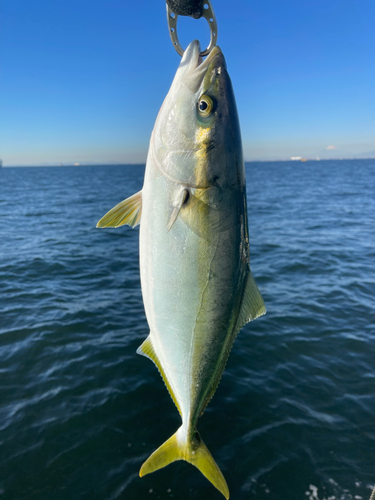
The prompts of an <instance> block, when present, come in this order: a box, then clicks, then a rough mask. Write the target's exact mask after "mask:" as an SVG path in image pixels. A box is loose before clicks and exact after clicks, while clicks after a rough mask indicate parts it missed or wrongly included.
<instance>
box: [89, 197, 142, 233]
mask: <svg viewBox="0 0 375 500" xmlns="http://www.w3.org/2000/svg"><path fill="white" fill-rule="evenodd" d="M141 213H142V191H139V192H138V193H136V194H133V196H130V198H127V199H126V200H124V201H122V202H121V203H119V204H118V205H116V206H115V207H114V208H112V210H110V211H109V212H108V213H106V214H105V215H104V217H102V218H101V219H100V221H99V222H98V223H97V225H96V227H120V226H123V225H124V224H129V226H131V227H135V226H138V224H139V223H140V221H141Z"/></svg>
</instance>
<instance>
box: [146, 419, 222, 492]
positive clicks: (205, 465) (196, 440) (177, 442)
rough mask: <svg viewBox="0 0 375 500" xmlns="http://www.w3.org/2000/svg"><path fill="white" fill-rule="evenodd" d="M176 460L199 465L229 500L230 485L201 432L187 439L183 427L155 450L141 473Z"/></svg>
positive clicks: (152, 470)
mask: <svg viewBox="0 0 375 500" xmlns="http://www.w3.org/2000/svg"><path fill="white" fill-rule="evenodd" d="M176 460H186V462H189V463H190V464H192V465H194V466H195V467H197V468H198V469H199V470H200V471H201V473H202V474H203V475H204V476H206V478H207V479H208V480H209V481H211V483H212V484H213V485H214V486H215V488H217V489H218V490H219V491H220V492H221V493H222V494H223V495H224V496H225V498H226V499H227V500H228V498H229V489H228V485H227V483H226V481H225V479H224V476H223V474H222V473H221V471H220V469H219V467H218V466H217V464H216V462H215V460H214V459H213V458H212V455H211V453H210V452H209V451H208V448H207V446H206V445H205V444H204V442H203V441H202V439H201V437H200V435H199V433H198V432H195V433H194V435H193V437H192V438H190V440H188V441H187V439H186V436H185V435H184V434H183V432H182V427H181V428H180V429H179V430H178V431H177V432H176V433H175V434H173V436H172V437H170V438H169V439H168V440H167V441H166V442H165V443H164V444H162V445H161V446H160V448H158V449H157V450H156V451H154V453H153V454H152V455H151V456H150V457H149V458H148V459H147V460H146V462H145V463H144V464H143V465H142V467H141V470H140V471H139V475H140V476H141V477H142V476H145V475H146V474H149V473H150V472H154V471H156V470H158V469H162V468H163V467H165V466H166V465H168V464H170V463H172V462H175V461H176Z"/></svg>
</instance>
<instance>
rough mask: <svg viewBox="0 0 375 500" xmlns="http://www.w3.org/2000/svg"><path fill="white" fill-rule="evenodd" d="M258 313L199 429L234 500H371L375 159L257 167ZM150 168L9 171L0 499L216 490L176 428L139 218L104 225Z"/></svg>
mask: <svg viewBox="0 0 375 500" xmlns="http://www.w3.org/2000/svg"><path fill="white" fill-rule="evenodd" d="M246 170H247V183H248V206H249V224H250V253H251V267H252V270H253V274H254V275H255V277H256V279H257V282H258V285H259V288H260V289H261V291H262V294H263V297H264V299H265V302H266V305H267V309H268V312H267V315H266V316H264V317H262V318H260V319H258V320H256V321H254V322H251V323H250V324H248V325H246V326H245V327H244V328H243V330H242V331H241V332H240V334H239V336H238V337H237V340H236V342H235V344H234V346H233V350H232V353H231V356H230V358H229V362H228V364H227V367H226V370H225V372H224V374H223V378H222V381H221V384H220V386H219V388H218V390H217V392H216V394H215V396H214V398H213V399H212V401H211V402H210V404H209V406H208V408H207V409H206V412H205V414H204V415H203V417H202V418H201V419H200V421H199V425H198V429H199V431H200V433H201V435H202V437H203V439H204V441H205V442H206V444H207V446H208V448H209V449H210V451H211V452H212V454H213V456H214V458H215V459H216V461H217V462H218V464H219V466H220V467H221V469H222V471H223V474H224V476H225V477H226V479H227V482H228V485H229V488H230V491H231V498H232V499H233V500H245V499H253V500H267V499H270V500H304V499H306V500H336V499H337V500H338V499H341V500H352V499H356V500H361V499H365V500H368V498H369V496H370V493H371V487H372V486H373V485H374V484H375V310H374V297H375V274H374V262H375V160H361V161H358V160H351V161H320V162H306V163H299V162H273V163H249V164H247V165H246ZM143 173H144V168H143V167H142V166H136V165H135V166H131V165H128V166H93V167H79V168H68V167H65V168H64V167H58V168H42V167H40V168H38V167H37V168H2V169H0V499H1V500H3V499H7V500H21V499H22V500H26V499H27V500H51V499H54V500H115V499H126V500H154V499H160V500H164V499H165V500H166V499H173V500H193V499H196V500H200V499H210V500H215V499H217V500H219V499H221V498H223V497H222V496H221V495H220V493H219V492H217V491H216V490H215V489H214V488H213V487H212V486H211V484H210V483H209V482H208V481H207V480H206V479H205V478H204V477H203V476H202V475H201V474H200V473H199V472H198V471H197V470H196V469H195V468H194V467H192V466H191V465H189V464H187V463H185V462H177V463H174V464H172V465H170V466H168V467H166V468H165V469H163V470H161V471H158V472H156V473H154V474H150V475H149V476H146V477H144V478H139V476H138V471H139V468H140V466H141V465H142V463H143V461H144V460H145V459H146V458H147V457H148V456H149V454H150V453H151V452H152V451H154V450H155V449H156V448H157V447H158V446H159V445H160V444H161V443H163V442H164V441H165V440H166V439H167V438H168V437H170V435H171V434H172V433H173V432H175V430H176V429H177V428H178V426H179V424H180V419H179V415H178V413H177V410H176V408H175V406H174V404H173V402H172V400H171V399H170V397H169V394H168V393H167V391H166V389H165V386H164V383H163V382H162V379H161V378H160V375H159V374H158V372H157V370H156V368H155V367H154V366H153V364H152V363H151V362H150V361H148V360H147V359H145V358H143V357H141V356H138V355H136V353H135V351H136V348H137V347H138V346H139V345H140V343H141V342H142V341H143V340H144V339H145V338H146V336H147V335H148V327H147V323H146V319H145V315H144V310H143V305H142V298H141V289H140V281H139V264H138V235H139V232H138V229H134V230H132V229H131V228H129V227H123V228H119V229H117V230H115V229H107V230H99V229H96V228H95V225H96V222H97V221H98V220H99V219H100V218H101V216H102V215H103V214H104V213H105V212H106V211H107V210H109V209H110V208H112V207H113V206H114V205H115V204H116V203H118V202H119V201H121V200H123V199H124V198H126V197H127V196H129V195H131V194H133V193H134V192H136V191H138V190H139V189H141V187H142V181H143Z"/></svg>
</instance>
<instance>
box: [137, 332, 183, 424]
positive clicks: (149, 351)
mask: <svg viewBox="0 0 375 500" xmlns="http://www.w3.org/2000/svg"><path fill="white" fill-rule="evenodd" d="M137 354H140V355H141V356H145V357H146V358H148V359H151V361H152V362H153V363H154V364H155V365H156V368H157V369H158V370H159V372H160V375H161V376H162V378H163V380H164V383H165V385H166V387H167V389H168V392H169V394H170V395H171V398H172V399H173V402H174V404H175V405H176V407H177V410H178V411H179V413H180V415H182V414H181V410H180V406H179V404H178V402H177V398H176V396H175V394H174V392H173V389H172V386H171V384H170V382H169V380H168V377H167V375H166V373H165V371H164V368H163V366H162V364H161V362H160V359H159V358H158V355H157V354H156V351H155V349H154V346H153V344H152V339H151V335H149V336H148V337H147V339H146V340H145V341H144V342H143V344H141V345H140V346H139V347H138V349H137Z"/></svg>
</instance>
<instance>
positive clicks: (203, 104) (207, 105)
mask: <svg viewBox="0 0 375 500" xmlns="http://www.w3.org/2000/svg"><path fill="white" fill-rule="evenodd" d="M213 109H214V103H213V101H212V99H211V97H209V96H208V95H202V97H201V98H200V99H199V101H198V111H199V114H200V115H201V116H210V114H211V113H212V111H213Z"/></svg>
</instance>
